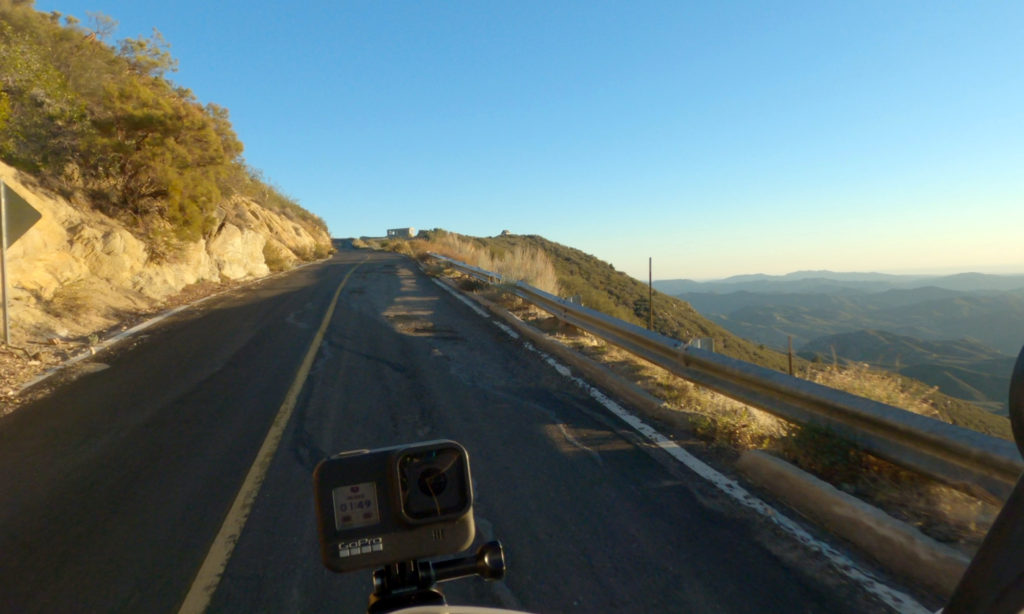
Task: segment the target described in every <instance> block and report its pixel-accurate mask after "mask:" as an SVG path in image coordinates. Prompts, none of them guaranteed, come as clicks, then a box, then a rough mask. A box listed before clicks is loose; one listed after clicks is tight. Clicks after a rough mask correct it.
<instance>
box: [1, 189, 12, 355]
mask: <svg viewBox="0 0 1024 614" xmlns="http://www.w3.org/2000/svg"><path fill="white" fill-rule="evenodd" d="M0 286H2V290H3V295H4V300H3V303H4V347H7V346H8V345H10V344H11V323H10V318H9V317H8V315H7V186H6V185H4V182H3V180H0Z"/></svg>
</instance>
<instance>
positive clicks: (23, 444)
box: [0, 249, 883, 614]
mask: <svg viewBox="0 0 1024 614" xmlns="http://www.w3.org/2000/svg"><path fill="white" fill-rule="evenodd" d="M335 296H336V297H337V302H336V307H335V309H334V311H333V314H332V316H331V317H330V319H329V320H328V321H326V323H325V321H324V316H325V314H326V313H327V312H328V307H329V306H330V305H331V302H332V299H333V298H334V297H335ZM322 324H323V325H324V326H325V328H324V329H323V335H322V342H321V343H320V344H319V346H316V345H315V344H314V341H315V340H316V339H317V332H318V330H319V329H320V327H321V325H322ZM311 347H312V348H313V353H312V354H310V356H311V358H312V362H311V363H310V364H309V369H308V374H307V373H303V371H302V369H301V364H302V362H303V358H304V357H305V356H306V355H307V352H309V351H310V348H311ZM297 375H299V376H302V375H305V378H304V379H302V378H301V377H300V379H299V381H298V385H299V387H297V388H295V390H297V391H298V396H297V397H296V399H295V403H294V409H293V411H292V413H291V414H290V415H289V419H288V421H287V423H284V424H283V425H282V426H283V431H282V432H281V437H280V443H279V445H278V446H277V448H276V450H275V452H274V453H273V455H272V456H271V457H269V458H268V462H269V464H268V465H267V466H266V472H265V477H264V478H263V479H262V484H261V485H259V488H258V491H254V492H258V494H257V495H256V497H255V500H254V501H253V503H252V506H251V509H249V511H248V514H246V515H245V517H244V530H242V532H241V534H240V535H237V536H233V537H232V538H231V539H230V540H229V541H230V543H231V544H232V545H233V550H231V552H230V558H228V559H227V560H226V562H225V563H226V568H225V569H224V570H223V574H222V577H221V578H220V581H219V583H218V584H217V585H216V589H215V590H214V591H213V592H212V593H209V594H207V595H206V597H207V598H208V605H209V607H208V611H211V612H332V613H334V612H359V611H364V609H365V605H366V598H367V595H368V593H369V590H370V580H369V572H365V573H355V574H349V575H336V574H332V573H330V572H328V571H327V570H325V569H324V568H323V567H322V566H321V564H320V560H319V555H318V550H317V542H316V528H315V527H316V525H315V515H314V510H313V498H312V485H311V473H312V471H313V468H314V466H315V465H316V463H317V462H318V461H319V460H320V459H322V458H324V457H325V456H328V455H330V454H333V453H335V452H338V451H342V450H349V449H356V448H374V447H380V446H386V445H393V444H397V443H407V442H414V441H420V440H426V439H436V438H450V439H455V440H457V441H459V442H461V443H462V444H463V445H465V446H466V448H467V449H468V450H469V452H470V455H471V464H472V473H473V478H474V483H475V490H476V497H477V500H476V508H475V510H476V517H477V527H478V541H485V540H488V539H492V538H497V539H500V540H501V541H502V542H503V543H504V544H505V546H506V548H507V557H508V562H509V567H510V570H509V574H508V577H507V579H506V580H505V581H504V582H501V583H493V584H492V583H484V582H482V581H479V580H477V579H469V580H462V581H457V582H453V583H450V584H447V585H445V586H444V588H445V590H446V593H447V594H448V596H449V600H450V601H452V602H456V603H472V604H474V605H482V606H493V607H502V606H504V607H519V608H523V609H526V610H530V611H535V612H573V611H578V612H597V611H607V612H611V611H626V612H689V611H692V612H712V611H713V612H787V613H793V612H828V613H829V614H840V613H843V612H866V611H883V608H882V606H881V605H880V604H879V603H878V602H877V601H875V599H874V598H873V597H871V596H870V595H867V594H865V593H864V591H862V590H861V588H860V587H859V586H858V585H856V584H854V583H852V582H850V581H849V580H848V579H846V577H845V576H842V575H839V574H837V573H835V572H834V571H833V570H832V569H831V568H830V567H829V566H828V565H827V564H826V563H825V562H824V561H822V560H819V557H817V555H815V554H813V553H811V552H809V551H807V550H805V549H804V548H802V547H800V546H799V545H797V544H795V543H793V541H792V540H791V539H790V538H789V537H787V536H785V535H783V534H781V533H780V532H779V531H778V530H777V529H776V528H775V527H774V525H772V523H770V522H767V521H765V520H764V519H763V518H761V517H759V516H756V515H754V514H752V513H750V512H748V511H745V510H744V509H741V508H740V507H739V506H737V505H735V504H734V503H733V502H732V501H731V500H729V499H728V498H727V497H725V496H724V495H722V494H721V493H720V492H718V491H717V490H716V489H714V488H712V487H711V486H709V485H708V484H707V483H705V482H704V481H703V480H701V479H699V478H697V477H696V476H694V475H693V474H692V473H690V472H689V471H687V470H686V469H685V468H682V467H681V466H678V464H677V463H674V461H672V460H671V459H669V458H667V457H666V456H665V455H664V454H663V453H662V452H661V451H659V450H657V449H655V448H653V447H652V446H650V445H646V444H644V443H643V442H642V441H641V440H640V439H639V438H637V437H635V436H633V435H631V434H630V433H629V432H628V431H626V430H624V427H622V426H621V425H620V424H619V423H617V422H616V420H615V419H614V418H612V417H610V416H609V415H608V413H607V411H606V410H605V409H604V408H603V407H602V406H601V405H599V404H598V403H597V402H595V401H594V400H593V399H592V398H591V397H590V396H589V395H588V394H587V393H586V392H585V391H584V390H581V389H580V388H579V387H578V386H576V385H575V384H573V383H572V382H571V381H569V380H567V379H566V378H565V377H563V376H561V375H559V374H558V373H557V372H556V371H555V370H554V369H552V368H551V366H550V365H548V364H546V363H545V362H544V361H543V360H541V359H540V358H539V357H538V356H537V354H536V353H532V352H529V351H527V350H526V349H524V347H523V344H522V342H521V341H518V340H515V339H513V338H511V337H510V336H508V335H507V334H506V333H504V332H503V331H502V330H500V329H499V328H498V327H496V326H494V324H492V323H491V322H489V321H488V320H486V319H485V318H482V317H480V316H479V315H478V314H476V313H474V312H473V311H472V310H470V308H469V307H467V306H466V305H465V304H463V303H462V302H460V301H459V300H457V299H456V298H455V297H454V296H452V295H451V294H449V293H447V292H445V291H443V290H442V289H441V288H440V287H439V286H438V285H437V284H436V283H434V282H433V281H431V280H430V279H429V278H427V277H426V276H425V275H423V274H422V273H421V272H420V271H419V270H418V269H417V268H416V266H415V264H414V263H413V262H412V261H410V260H408V259H406V258H404V257H401V256H398V255H395V254H388V253H374V252H366V251H359V250H351V249H344V250H341V251H340V252H339V253H338V254H337V255H336V256H335V257H334V258H332V259H331V260H329V261H326V262H324V263H319V264H316V265H312V266H309V267H305V268H303V269H300V270H298V271H295V272H292V273H289V274H287V275H282V276H278V277H275V278H272V279H269V280H265V281H263V282H260V283H258V284H255V285H253V286H250V287H248V288H246V289H243V290H236V291H233V292H230V293H228V294H227V295H224V296H221V297H217V298H215V299H212V300H209V301H206V302H204V303H202V304H201V305H200V306H198V307H196V308H194V309H190V310H187V311H184V312H182V313H180V314H178V315H176V316H174V317H172V318H168V319H167V320H165V321H164V322H162V323H161V324H160V325H157V326H154V327H152V328H150V329H148V330H147V332H146V333H145V334H144V335H142V336H139V337H135V338H132V339H131V340H130V341H127V342H124V343H122V344H120V345H118V346H115V348H113V349H111V350H109V351H107V352H104V353H101V354H100V355H98V356H97V357H95V359H93V360H92V361H90V362H87V363H83V364H82V365H81V366H80V367H79V368H78V376H77V377H75V378H70V377H65V378H64V379H67V380H70V381H67V382H65V383H63V384H62V385H61V386H59V387H57V388H56V390H55V391H54V392H53V393H52V394H50V395H49V396H47V397H45V398H43V399H41V400H39V401H37V402H35V403H33V404H31V405H27V406H25V407H23V408H21V409H20V410H18V411H17V412H15V413H14V414H12V415H10V416H8V417H6V418H4V419H3V420H0V468H2V471H0V493H2V494H0V497H2V505H0V553H2V555H0V609H2V610H3V611H11V612H35V611H39V612H68V611H95V612H99V611H103V612H177V611H179V608H180V607H181V605H182V603H183V601H184V600H185V598H186V595H187V594H188V593H189V591H190V589H191V588H192V586H193V581H194V580H195V578H196V575H197V573H198V572H199V570H200V568H201V566H202V565H203V562H204V561H205V560H207V559H208V556H213V557H214V558H216V556H215V555H211V554H210V552H211V544H212V543H214V541H215V539H216V537H217V535H218V534H219V533H221V532H222V527H223V526H224V523H225V520H226V518H230V515H229V510H230V509H231V508H232V505H233V503H234V502H235V500H236V498H238V496H239V491H240V489H241V488H242V486H243V483H244V481H245V479H246V476H247V475H248V474H249V472H250V469H251V467H252V466H253V463H254V460H255V459H256V457H257V454H258V452H259V450H260V449H261V446H262V445H263V444H264V441H265V440H266V438H267V434H268V432H270V431H272V430H273V429H272V424H273V422H274V420H275V417H276V416H278V415H279V413H280V412H281V408H282V405H283V404H284V403H285V399H286V397H287V395H288V391H289V389H290V388H293V387H295V386H296V381H297V380H296V377H297ZM228 532H230V531H228Z"/></svg>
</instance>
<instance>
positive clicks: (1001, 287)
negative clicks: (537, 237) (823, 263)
mask: <svg viewBox="0 0 1024 614" xmlns="http://www.w3.org/2000/svg"><path fill="white" fill-rule="evenodd" d="M927 286H931V287H935V288H942V289H945V290H955V291H958V292H979V291H986V290H991V291H996V292H1005V291H1009V290H1021V289H1024V275H989V274H985V273H958V274H956V275H943V276H928V275H888V274H885V273H835V272H832V271H797V272H795V273H787V274H786V275H763V274H756V275H736V276H734V277H727V278H725V279H719V280H713V281H694V280H692V279H663V280H659V281H656V282H654V287H655V288H657V289H658V290H660V291H661V292H664V293H665V294H671V295H673V296H678V295H679V294H682V293H689V292H702V293H714V294H727V293H732V292H740V291H744V290H745V291H748V292H759V293H760V292H769V293H793V292H797V293H816V292H825V293H831V292H833V291H836V290H854V291H861V292H882V291H885V290H897V289H916V288H923V287H927Z"/></svg>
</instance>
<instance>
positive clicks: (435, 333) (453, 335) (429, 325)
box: [384, 314, 462, 340]
mask: <svg viewBox="0 0 1024 614" xmlns="http://www.w3.org/2000/svg"><path fill="white" fill-rule="evenodd" d="M384 317H386V318H387V319H388V320H389V321H390V322H391V324H392V325H393V326H394V327H395V330H397V331H398V332H400V333H403V334H406V335H412V336H415V337H433V338H435V339H453V340H461V339H462V336H461V335H460V334H459V333H458V332H456V331H455V330H454V329H451V328H444V327H440V326H436V325H435V324H434V323H433V322H431V321H430V320H424V319H423V318H421V317H418V316H415V315H408V314H384Z"/></svg>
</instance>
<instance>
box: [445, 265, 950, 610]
mask: <svg viewBox="0 0 1024 614" xmlns="http://www.w3.org/2000/svg"><path fill="white" fill-rule="evenodd" d="M434 283H436V284H437V285H439V286H440V287H441V288H443V289H444V290H446V291H447V292H449V293H450V294H452V295H453V296H455V297H456V298H458V299H459V300H460V301H462V302H463V303H465V304H466V305H469V307H470V308H472V309H473V311H475V312H476V313H478V314H480V315H481V316H482V317H484V318H485V319H487V320H488V321H490V322H491V323H492V324H495V325H497V326H498V327H499V328H501V329H502V330H505V331H506V332H508V333H509V334H511V335H512V336H513V337H514V338H518V337H519V335H518V333H515V331H512V330H511V329H509V328H508V327H507V326H506V325H504V324H502V323H500V322H498V321H497V320H494V319H492V318H491V317H490V316H489V315H488V314H487V313H486V312H485V311H484V310H483V309H481V308H480V307H479V306H477V305H476V304H474V303H473V302H472V301H470V300H469V299H467V298H466V297H464V296H462V295H461V294H460V293H458V292H456V291H455V290H453V289H452V288H450V287H448V286H447V285H446V284H444V283H442V282H440V281H438V280H437V279H434ZM523 346H524V347H526V349H527V350H529V351H531V352H535V353H537V354H538V355H540V357H541V358H542V359H543V360H544V362H546V363H547V364H548V365H550V366H551V367H552V368H553V369H554V370H555V371H557V372H558V373H559V374H561V375H563V376H564V377H566V378H567V379H569V380H570V381H572V382H573V383H574V384H576V385H577V386H579V387H580V388H582V389H583V390H584V391H586V392H587V393H588V394H589V395H590V396H591V397H592V398H593V399H594V400H596V401H597V402H598V403H600V404H601V405H603V406H604V407H605V409H607V410H608V411H610V412H611V413H613V414H614V415H615V416H616V417H618V418H619V419H620V420H622V421H623V422H625V423H626V424H628V425H629V426H630V427H631V428H633V430H635V431H636V432H638V433H640V434H641V435H643V436H644V437H645V438H646V439H647V440H649V441H650V442H652V443H654V444H655V445H657V446H658V447H659V448H661V449H662V450H664V451H665V452H666V453H667V454H669V455H670V456H671V457H672V458H674V459H676V460H677V461H679V462H680V463H682V464H683V465H685V466H686V467H687V468H688V469H690V470H691V471H693V472H694V473H696V474H697V475H699V476H700V477H702V478H704V479H705V480H707V481H708V482H711V483H712V484H713V485H714V486H715V487H716V488H718V489H719V490H721V491H722V492H724V493H725V494H727V495H729V496H730V497H732V498H733V499H735V500H736V501H737V502H739V503H740V504H742V505H744V506H746V507H748V508H750V509H752V510H754V511H755V512H757V513H758V514H760V515H762V516H764V517H765V518H767V519H768V520H769V521H771V522H772V523H774V524H775V525H776V526H778V527H779V528H780V529H782V530H783V531H785V532H786V533H788V534H789V535H790V537H792V538H794V539H795V540H796V541H797V542H799V543H800V544H801V545H803V546H804V547H805V548H807V549H809V550H812V551H815V552H817V553H819V554H821V555H822V556H824V557H825V558H826V559H827V560H828V562H829V563H830V564H831V565H832V567H833V568H835V569H836V570H837V571H839V572H840V573H841V574H843V575H845V576H846V577H847V578H849V579H850V580H852V581H854V582H856V583H857V584H859V585H860V586H861V587H863V588H864V590H866V591H867V592H868V593H870V594H872V595H874V596H875V597H877V598H878V599H879V600H881V601H882V602H883V603H885V604H886V605H887V606H889V607H890V608H892V609H893V610H894V611H896V612H899V613H901V614H932V612H931V610H929V609H927V608H925V607H924V606H922V605H921V604H920V603H918V602H917V600H916V599H914V598H913V597H911V596H910V595H907V594H906V593H904V592H902V591H899V590H897V589H895V588H892V587H890V586H887V585H886V584H883V583H882V582H880V581H878V580H876V579H875V578H873V577H872V576H871V575H870V574H869V573H868V572H866V571H864V570H863V569H861V568H860V567H858V566H857V564H856V563H855V562H853V560H851V559H850V558H849V557H848V556H846V555H845V554H843V553H842V552H839V551H838V550H836V549H835V548H833V547H832V546H830V545H828V544H826V543H825V542H823V541H821V540H818V539H815V538H814V536H812V535H811V534H810V533H808V532H807V530H806V529H804V528H803V527H801V526H800V525H799V524H798V523H796V522H795V521H793V520H791V519H790V518H789V517H788V516H786V515H785V514H783V513H781V512H779V511H778V510H776V509H775V508H773V507H772V506H770V505H768V504H767V503H765V502H764V501H762V500H761V499H758V498H757V497H755V496H754V495H752V494H750V493H749V492H748V491H747V490H746V489H745V488H743V487H742V486H740V484H739V483H738V482H736V481H735V480H732V479H730V478H728V477H726V476H725V475H723V474H722V473H720V472H718V471H716V470H715V469H713V468H712V467H711V466H710V465H708V464H706V463H705V462H703V461H701V460H700V459H698V458H697V457H696V456H694V455H692V454H690V453H689V452H687V451H686V450H684V449H683V448H681V447H680V446H679V445H678V444H677V443H675V442H674V441H672V440H671V439H669V438H668V437H665V436H664V435H662V434H661V433H660V432H658V431H657V430H656V429H654V428H653V427H652V426H650V425H648V424H647V423H646V422H644V421H643V420H641V419H640V418H639V417H638V416H636V415H635V414H633V413H631V412H629V411H628V410H626V409H625V408H623V407H622V406H621V405H619V404H618V403H616V402H615V401H614V400H612V399H611V398H609V397H608V396H607V395H605V394H604V393H603V392H601V391H600V390H598V389H597V388H595V387H594V386H591V385H590V384H589V383H588V382H586V381H585V380H583V379H582V378H579V377H576V376H574V375H573V374H572V371H571V370H570V369H569V367H567V366H565V365H563V364H562V363H560V362H558V361H557V360H555V359H554V358H552V357H551V356H550V355H548V354H547V353H545V352H543V351H542V350H539V349H537V348H536V347H534V345H533V344H531V343H529V342H527V341H524V342H523ZM940 612H941V610H940Z"/></svg>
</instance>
